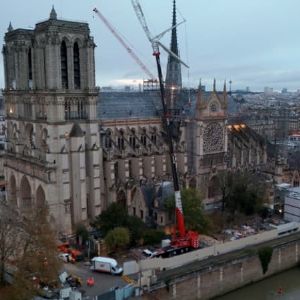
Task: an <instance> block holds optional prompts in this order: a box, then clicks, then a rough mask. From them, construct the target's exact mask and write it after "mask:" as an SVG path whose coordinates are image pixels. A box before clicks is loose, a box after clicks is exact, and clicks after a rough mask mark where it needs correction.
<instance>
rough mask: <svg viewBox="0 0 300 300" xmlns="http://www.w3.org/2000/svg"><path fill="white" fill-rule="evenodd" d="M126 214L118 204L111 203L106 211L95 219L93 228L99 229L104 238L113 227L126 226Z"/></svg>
mask: <svg viewBox="0 0 300 300" xmlns="http://www.w3.org/2000/svg"><path fill="white" fill-rule="evenodd" d="M127 218H128V213H127V211H126V209H124V207H123V205H121V204H120V203H112V204H111V205H110V206H109V207H108V208H107V210H105V211H103V212H102V213H101V214H100V215H99V216H97V217H96V219H95V221H94V222H93V224H92V225H93V226H94V227H96V228H98V229H100V230H101V231H102V233H103V235H104V236H106V234H107V233H108V232H109V231H110V230H112V229H113V228H115V227H122V226H124V224H126V222H127Z"/></svg>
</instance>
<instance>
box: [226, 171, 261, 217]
mask: <svg viewBox="0 0 300 300" xmlns="http://www.w3.org/2000/svg"><path fill="white" fill-rule="evenodd" d="M232 176H233V177H232V180H231V181H230V184H231V187H228V190H230V192H229V193H228V194H227V197H226V208H227V210H228V211H229V212H230V213H231V215H232V216H233V217H234V215H235V213H236V212H237V211H239V212H241V213H243V214H245V215H252V214H254V213H257V212H259V211H260V210H261V208H262V205H263V200H264V197H265V185H264V180H263V179H262V178H259V177H258V176H257V174H253V173H249V172H236V173H233V174H232Z"/></svg>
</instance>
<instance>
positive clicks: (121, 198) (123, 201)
mask: <svg viewBox="0 0 300 300" xmlns="http://www.w3.org/2000/svg"><path fill="white" fill-rule="evenodd" d="M117 203H120V204H121V205H122V206H123V207H124V208H126V206H127V198H126V193H125V191H124V190H119V191H118V193H117Z"/></svg>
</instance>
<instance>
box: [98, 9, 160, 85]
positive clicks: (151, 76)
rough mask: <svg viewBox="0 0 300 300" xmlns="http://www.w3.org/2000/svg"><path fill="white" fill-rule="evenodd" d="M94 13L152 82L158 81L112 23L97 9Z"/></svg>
mask: <svg viewBox="0 0 300 300" xmlns="http://www.w3.org/2000/svg"><path fill="white" fill-rule="evenodd" d="M93 11H94V12H95V13H96V15H97V16H98V17H99V18H100V19H101V20H102V22H103V23H104V24H105V25H106V27H107V28H108V29H109V30H110V32H111V33H112V34H113V35H114V37H115V38H116V39H117V40H118V41H119V42H120V43H121V45H122V46H123V47H124V48H125V49H126V50H127V52H128V53H129V55H130V56H131V57H132V59H133V60H134V61H135V62H136V63H137V64H138V65H139V66H140V67H141V69H142V70H143V71H144V72H145V73H146V74H147V76H148V77H149V79H150V80H153V81H156V77H155V76H154V75H153V74H152V73H151V72H150V71H149V69H148V68H147V67H146V66H145V64H144V63H143V62H142V61H141V60H140V59H139V57H138V56H137V55H136V54H135V53H134V51H133V50H132V49H131V48H130V47H129V46H128V45H127V43H126V42H125V41H124V39H123V38H122V37H121V36H120V35H119V34H118V33H117V31H116V30H115V29H114V27H113V26H112V25H111V24H110V22H109V21H108V20H107V19H106V18H105V17H104V15H103V14H102V13H101V12H100V11H99V10H98V9H97V8H94V9H93Z"/></svg>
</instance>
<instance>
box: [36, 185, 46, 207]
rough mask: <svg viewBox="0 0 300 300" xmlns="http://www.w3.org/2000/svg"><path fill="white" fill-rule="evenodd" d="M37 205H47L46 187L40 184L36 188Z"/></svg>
mask: <svg viewBox="0 0 300 300" xmlns="http://www.w3.org/2000/svg"><path fill="white" fill-rule="evenodd" d="M36 206H37V208H43V207H45V206H46V196H45V192H44V189H43V188H42V187H41V186H40V185H39V187H38V188H37V190H36Z"/></svg>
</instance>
